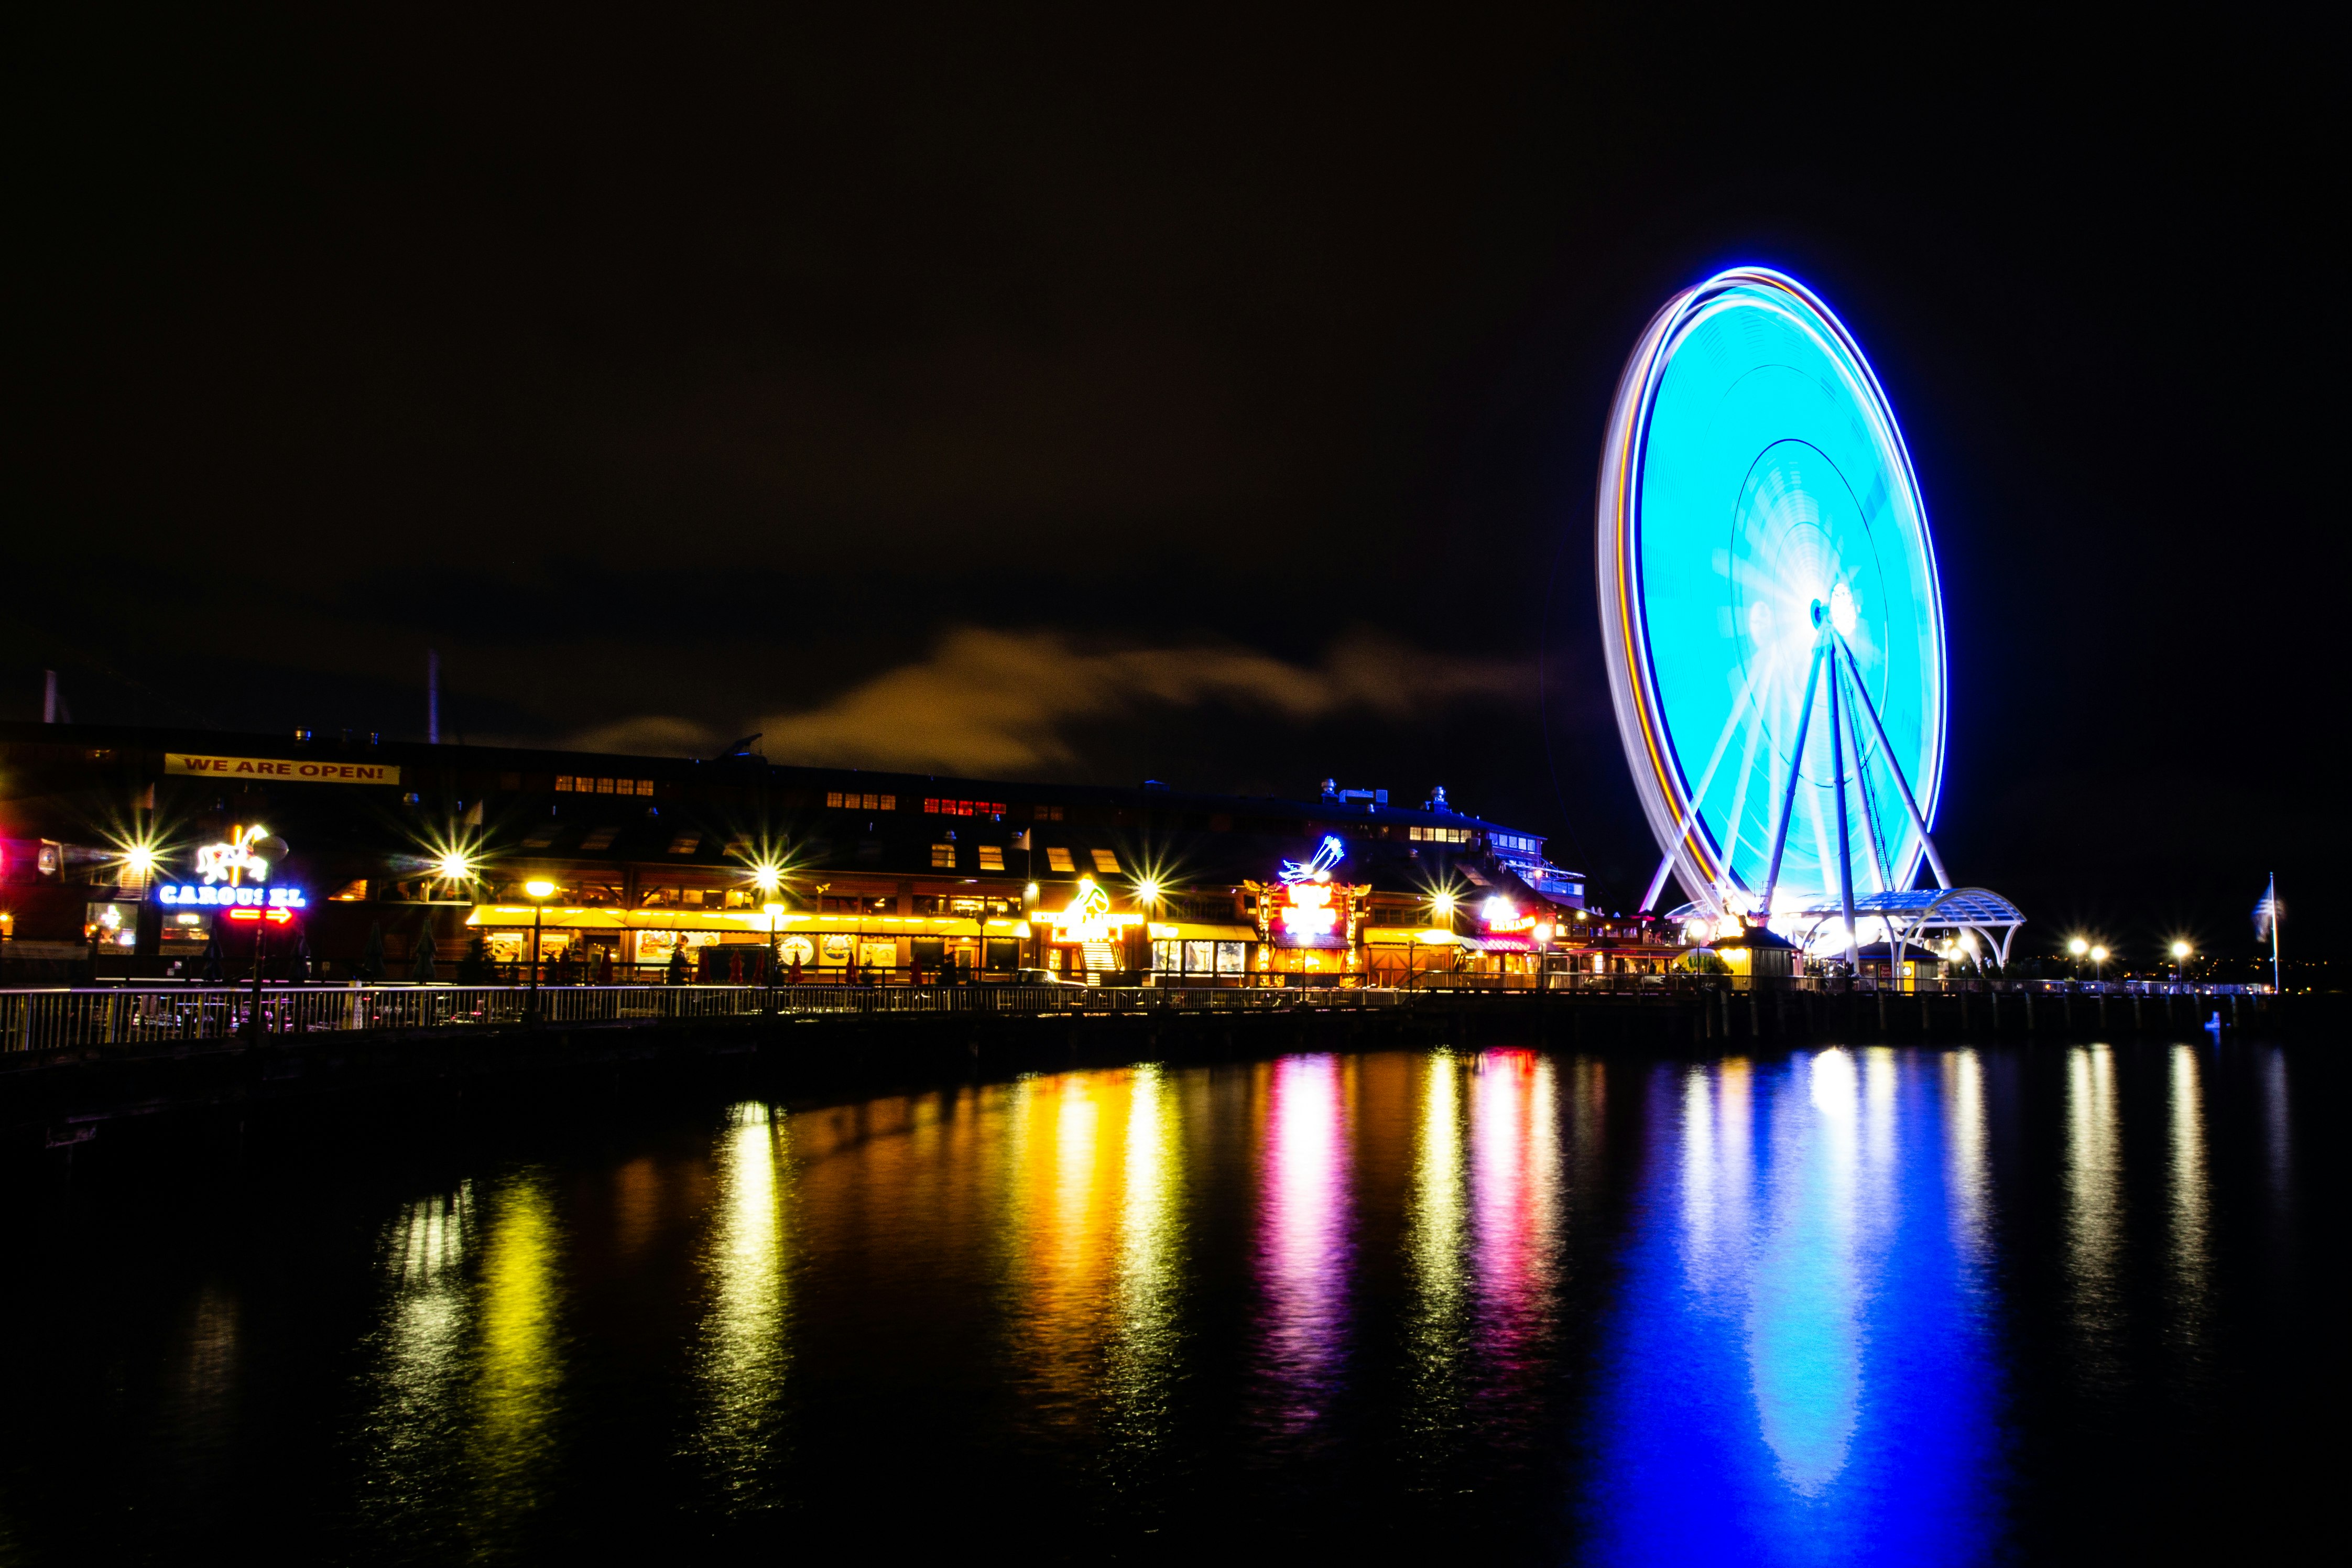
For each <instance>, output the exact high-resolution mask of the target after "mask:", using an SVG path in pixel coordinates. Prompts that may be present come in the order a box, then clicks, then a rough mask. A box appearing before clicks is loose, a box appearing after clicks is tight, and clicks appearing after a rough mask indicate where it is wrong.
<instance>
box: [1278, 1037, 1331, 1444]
mask: <svg viewBox="0 0 2352 1568" xmlns="http://www.w3.org/2000/svg"><path fill="white" fill-rule="evenodd" d="M1343 1092H1344V1085H1343V1082H1342V1079H1341V1077H1340V1072H1339V1063H1338V1061H1337V1060H1336V1059H1335V1058H1331V1057H1328V1056H1315V1057H1285V1058H1282V1059H1281V1060H1280V1061H1278V1062H1276V1064H1275V1066H1274V1076H1273V1082H1272V1085H1271V1089H1270V1094H1269V1106H1268V1110H1269V1116H1268V1121H1267V1141H1266V1146H1265V1163H1264V1165H1263V1167H1262V1169H1263V1170H1264V1173H1265V1176H1264V1180H1265V1192H1264V1198H1263V1203H1264V1209H1263V1216H1262V1221H1261V1226H1260V1231H1259V1235H1260V1238H1261V1239H1260V1243H1259V1263H1258V1267H1259V1276H1260V1279H1261V1280H1262V1281H1263V1286H1264V1289H1265V1318H1264V1323H1265V1346H1264V1350H1263V1352H1262V1354H1263V1356H1264V1359H1265V1373H1266V1380H1267V1382H1268V1384H1270V1392H1271V1395H1272V1397H1271V1398H1270V1400H1269V1402H1268V1403H1267V1405H1266V1406H1265V1409H1264V1411H1263V1414H1264V1415H1265V1418H1266V1419H1267V1420H1268V1421H1269V1422H1270V1423H1271V1424H1272V1425H1273V1426H1276V1427H1277V1428H1278V1429H1281V1430H1283V1431H1286V1432H1297V1431H1299V1430H1302V1429H1303V1428H1305V1427H1306V1426H1307V1425H1308V1424H1310V1423H1311V1422H1313V1421H1314V1419H1315V1418H1316V1416H1317V1415H1319V1414H1321V1412H1322V1411H1323V1409H1324V1408H1325V1407H1326V1405H1328V1402H1329V1398H1330V1395H1331V1394H1332V1393H1333V1392H1334V1390H1335V1388H1336V1386H1337V1384H1338V1381H1339V1379H1338V1375H1337V1374H1338V1366H1339V1354H1340V1350H1341V1340H1342V1337H1343V1334H1344V1331H1345V1329H1346V1318H1347V1286H1348V1264H1349V1250H1350V1247H1349V1234H1348V1233H1349V1194H1348V1186H1347V1180H1346V1177H1347V1161H1348V1149H1347V1143H1346V1129H1345V1111H1344V1108H1343V1106H1342V1103H1341V1100H1342V1095H1343Z"/></svg>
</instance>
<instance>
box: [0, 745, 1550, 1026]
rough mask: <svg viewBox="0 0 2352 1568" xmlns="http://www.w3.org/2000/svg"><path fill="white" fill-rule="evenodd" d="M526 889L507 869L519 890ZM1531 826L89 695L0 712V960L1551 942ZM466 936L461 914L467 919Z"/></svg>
mask: <svg viewBox="0 0 2352 1568" xmlns="http://www.w3.org/2000/svg"><path fill="white" fill-rule="evenodd" d="M534 889H537V891H534ZM1583 903H1584V884H1583V878H1582V876H1581V875H1580V873H1577V872H1574V871H1569V870H1563V869H1561V868H1559V867H1557V866H1554V865H1553V864H1552V863H1551V862H1550V861H1549V859H1548V858H1546V855H1545V847H1544V841H1543V838H1542V837H1541V836H1540V835H1538V834H1534V833H1530V832H1528V831H1525V830H1522V829H1519V828H1516V827H1513V826H1507V825H1505V824H1501V823H1497V822H1494V821H1491V820H1489V819H1487V818H1485V817H1482V816H1475V815H1473V814H1469V813H1465V812H1463V811H1460V810H1458V809H1456V808H1455V807H1454V805H1451V804H1450V803H1449V802H1447V801H1446V799H1445V797H1444V791H1443V790H1438V791H1436V792H1434V793H1433V795H1431V797H1430V798H1429V799H1428V800H1426V801H1424V802H1423V803H1422V804H1420V805H1401V804H1395V803H1392V802H1391V800H1390V799H1389V797H1388V794H1387V792H1386V791H1384V790H1352V789H1348V790H1343V789H1340V788H1339V787H1338V786H1337V785H1336V784H1334V783H1330V782H1327V783H1326V784H1324V785H1323V787H1322V788H1321V789H1320V790H1318V791H1317V792H1316V793H1315V794H1314V795H1311V796H1310V797H1307V798H1300V799H1285V798H1276V797H1268V796H1250V795H1209V794H1200V793H1193V792H1187V791H1181V790H1175V789H1171V788H1169V787H1167V786H1165V785H1163V784H1157V783H1145V784H1141V785H1139V786H1138V787H1135V788H1112V787H1103V786H1093V785H1078V784H1019V783H1012V782H992V781H986V780H974V779H956V778H946V777H939V776H933V775H924V774H914V773H874V772H866V771H860V770H856V769H848V768H818V767H802V766H787V765H780V764H774V763H770V762H768V761H767V760H766V759H765V758H763V757H761V756H759V755H756V754H754V753H752V752H750V751H748V750H745V751H740V752H736V753H734V754H731V755H727V756H720V757H715V758H707V759H701V760H690V759H684V758H649V757H635V756H625V755H615V754H604V753H591V752H572V751H558V750H541V749H524V748H512V747H495V746H460V745H431V744H424V743H415V742H386V741H382V740H380V739H378V738H376V737H373V736H366V735H352V734H341V735H325V734H320V733H316V732H313V731H297V732H296V733H295V734H293V735H292V736H290V737H285V738H277V737H261V736H255V735H240V734H227V733H220V732H207V731H183V730H161V729H135V728H125V727H108V726H96V725H48V724H28V723H16V724H0V934H5V937H6V948H7V952H8V957H9V960H10V963H11V965H12V968H13V970H14V972H15V973H16V974H17V975H18V976H19V977H20V978H37V977H40V976H42V975H44V974H48V975H50V976H52V977H56V978H67V977H69V976H71V975H75V974H86V973H93V972H94V973H97V974H98V975H100V976H120V977H126V978H128V977H132V976H140V977H152V976H163V975H169V974H180V975H184V976H187V975H194V974H197V973H201V972H202V971H203V970H204V969H205V967H206V966H208V965H215V964H218V965H225V966H226V969H227V970H228V971H230V972H232V973H234V972H238V971H240V970H244V971H249V967H250V964H251V962H252V955H253V952H254V949H255V944H256V943H257V942H259V943H260V944H261V945H262V947H263V950H264V951H265V952H267V953H269V954H274V955H279V956H278V958H277V959H274V960H273V961H272V962H273V964H275V963H283V962H288V961H290V960H291V959H292V958H293V956H294V954H295V953H296V952H299V953H300V954H301V955H302V958H303V961H304V962H305V963H307V965H308V966H309V969H310V973H311V974H313V975H314V976H317V977H320V978H335V979H341V978H345V977H350V976H355V975H361V974H365V973H372V972H373V971H375V970H377V969H379V968H380V969H382V970H383V971H384V972H386V973H388V974H389V975H390V976H391V977H394V978H409V977H411V976H412V975H413V974H414V973H416V972H417V966H418V965H419V963H420V959H421V957H422V955H423V954H425V953H427V952H429V953H430V954H431V959H430V962H431V964H432V968H433V973H435V974H436V976H437V977H438V978H441V979H444V980H446V979H450V978H452V977H454V976H455V975H456V974H457V972H458V965H459V964H460V963H461V961H464V960H466V959H467V956H468V955H469V954H475V953H478V958H477V959H476V960H475V962H476V963H481V962H487V963H488V964H490V965H492V966H493V967H494V969H495V970H496V972H498V973H503V974H509V975H511V974H514V973H518V972H520V970H521V968H522V967H523V966H525V965H527V964H528V963H530V958H531V952H532V949H533V946H534V944H535V945H536V949H537V953H538V958H539V961H540V962H541V963H542V964H544V965H546V966H547V967H546V969H545V972H544V973H546V974H547V976H548V977H549V978H551V979H556V978H563V979H575V980H593V979H602V978H604V977H607V976H609V977H613V978H616V979H618V978H656V977H671V978H676V977H677V976H678V975H680V974H681V973H683V974H686V975H689V976H692V977H694V978H698V979H712V980H720V981H750V980H756V979H758V978H760V977H761V976H763V975H764V974H765V973H766V967H765V965H766V963H767V961H768V954H769V952H771V951H773V952H775V953H776V962H777V964H778V966H779V969H780V970H781V971H783V972H786V973H790V972H793V971H797V973H799V974H800V975H801V977H802V978H803V979H818V978H823V979H826V980H847V979H852V978H855V979H857V980H859V981H862V982H877V981H878V982H883V983H888V982H897V981H903V980H906V979H910V978H912V977H914V976H916V975H922V976H924V977H926V978H937V977H940V976H941V975H943V974H944V975H948V976H952V977H971V978H975V979H982V978H991V977H995V978H1003V977H1009V976H1011V975H1013V974H1014V973H1018V972H1020V971H1022V970H1043V971H1046V972H1049V973H1055V974H1058V975H1060V976H1062V977H1064V978H1068V979H1079V980H1089V981H1096V982H1100V981H1104V980H1124V981H1129V982H1139V983H1146V984H1202V985H1242V984H1349V985H1352V984H1414V983H1419V982H1420V981H1421V980H1422V978H1423V976H1427V975H1431V974H1435V973H1455V972H1459V971H1465V970H1466V971H1470V972H1474V973H1488V974H1496V973H1500V974H1514V973H1524V974H1530V975H1531V974H1533V973H1535V972H1536V971H1537V970H1538V969H1539V968H1541V967H1543V966H1545V965H1546V964H1548V963H1549V965H1550V966H1552V967H1555V968H1558V967H1561V966H1562V965H1564V964H1569V963H1577V962H1578V959H1579V955H1580V953H1581V952H1585V951H1588V950H1586V949H1584V948H1583V947H1581V946H1580V942H1578V941H1577V940H1574V938H1573V936H1572V933H1578V932H1580V931H1582V930H1583V929H1584V925H1585V922H1581V921H1579V920H1578V918H1577V917H1578V916H1579V915H1580V913H1581V910H1582V906H1583ZM477 942H478V946H477Z"/></svg>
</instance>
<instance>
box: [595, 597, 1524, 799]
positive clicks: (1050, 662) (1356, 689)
mask: <svg viewBox="0 0 2352 1568" xmlns="http://www.w3.org/2000/svg"><path fill="white" fill-rule="evenodd" d="M1530 679H1531V672H1530V671H1528V670H1527V669H1526V668H1522V667H1520V666H1517V665H1515V664H1512V663H1508V662H1506V661H1503V660H1496V659H1483V660H1482V659H1466V658H1448V657H1445V656H1443V655H1435V654H1431V653H1428V652H1425V651H1421V650H1416V649H1413V648H1410V647H1405V646H1403V645H1402V644H1399V643H1396V642H1392V641H1391V640H1389V639H1386V638H1383V637H1377V636H1374V635H1371V634H1368V633H1359V634H1357V635H1354V636H1351V637H1347V638H1344V639H1342V640H1341V641H1340V642H1339V643H1338V644H1336V645H1334V646H1333V647H1332V648H1331V649H1330V650H1329V652H1328V654H1327V655H1326V656H1325V658H1323V659H1322V660H1321V661H1320V662H1319V663H1318V664H1315V665H1311V666H1310V665H1299V664H1291V663H1287V662H1285V661H1284V660H1282V659H1279V658H1272V657H1270V656H1269V655H1266V654H1264V653H1260V652H1255V651H1254V650H1251V649H1247V648H1240V647H1228V646H1205V645H1204V646H1197V647H1081V646H1076V645H1074V644H1073V642H1072V640H1071V639H1070V638H1069V637H1066V636H1064V635H1062V634H1060V633H1057V632H1053V631H1029V632H1005V631H992V630H986V629H982V628H979V627H969V626H968V627H960V628H958V629H956V630H953V631H951V632H950V633H948V634H947V636H945V637H942V638H941V639H940V643H939V645H938V647H935V648H934V649H932V650H931V651H930V653H929V655H928V656H926V657H925V658H922V659H920V660H919V661H918V662H916V663H912V664H908V665H903V666H901V667H899V668H896V669H890V670H886V671H884V672H883V673H881V674H879V675H877V676H874V677H873V678H871V679H867V680H866V681H863V682H861V683H860V684H858V685H856V686H854V687H852V688H851V689H849V690H847V691H845V692H843V693H842V694H841V695H839V696H838V697H835V699H833V700H831V701H829V702H827V703H825V704H824V705H823V706H822V707H818V708H814V709H804V710H798V711H792V712H784V713H779V714H774V715H772V716H770V717H768V718H766V719H763V720H760V721H756V722H755V723H754V724H753V725H752V728H754V729H757V730H759V731H761V732H762V733H763V735H764V749H765V751H766V752H767V754H768V756H769V757H770V758H772V759H773V760H775V761H778V762H789V763H836V764H840V765H844V766H853V767H856V766H863V767H873V768H896V769H906V770H910V771H917V772H939V773H964V774H972V775H978V776H982V777H997V778H1018V777H1028V776H1035V775H1037V774H1039V773H1044V772H1046V771H1049V770H1055V769H1058V770H1060V771H1061V772H1062V773H1063V774H1064V775H1065V776H1066V775H1067V774H1068V773H1071V772H1072V771H1073V770H1076V771H1078V772H1081V773H1083V772H1084V771H1085V770H1086V766H1087V764H1086V761H1085V759H1084V758H1083V757H1082V755H1081V753H1080V747H1079V744H1078V743H1077V742H1076V741H1075V740H1074V739H1073V733H1072V732H1073V731H1074V729H1075V728H1076V727H1078V726H1081V725H1094V726H1100V725H1102V724H1105V723H1118V722H1122V721H1124V722H1142V721H1149V720H1150V717H1151V715H1152V713H1153V711H1154V710H1159V709H1165V708H1198V707H1202V706H1222V707H1227V708H1239V709H1245V710H1256V711H1258V712H1260V713H1264V714H1268V715H1271V716H1273V717H1275V718H1276V719H1279V720H1281V721H1286V722H1288V723H1290V724H1292V725H1305V724H1308V723H1311V722H1313V721H1318V720H1327V719H1330V718H1332V717H1334V716H1339V715H1345V714H1349V713H1360V714H1364V715H1368V716H1370V717H1374V718H1385V719H1388V720H1391V721H1394V720H1400V719H1405V718H1408V717H1410V718H1413V719H1416V720H1419V721H1424V722H1425V721H1428V720H1429V719H1430V718H1431V717H1433V716H1434V715H1436V714H1438V713H1440V712H1442V711H1443V710H1446V709H1449V708H1452V707H1454V706H1457V705H1459V704H1462V703H1465V702H1470V703H1483V704H1485V705H1487V706H1490V707H1491V706H1494V705H1496V704H1497V703H1498V702H1511V703H1513V704H1514V705H1515V706H1519V707H1524V706H1525V700H1526V698H1527V697H1528V688H1529V685H1530ZM722 739H724V737H720V736H719V735H718V734H717V733H716V732H715V731H710V730H709V729H707V728H705V727H704V726H701V725H698V724H696V723H694V722H693V721H688V720H682V719H677V718H667V717H644V718H637V719H631V720H627V721H622V722H620V723H616V724H611V725H605V726H601V727H599V728H597V729H594V730H592V731H588V732H586V733H584V734H583V735H581V736H579V737H577V738H575V740H574V742H573V743H574V744H576V745H580V746H583V747H586V748H592V749H614V750H647V751H656V752H664V751H677V750H686V751H697V750H700V749H702V748H704V747H706V746H708V745H709V744H710V743H711V742H715V741H719V740H722Z"/></svg>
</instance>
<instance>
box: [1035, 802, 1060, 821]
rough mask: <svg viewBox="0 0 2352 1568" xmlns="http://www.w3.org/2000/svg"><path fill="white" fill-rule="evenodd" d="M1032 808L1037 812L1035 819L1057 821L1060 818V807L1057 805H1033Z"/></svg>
mask: <svg viewBox="0 0 2352 1568" xmlns="http://www.w3.org/2000/svg"><path fill="white" fill-rule="evenodd" d="M1034 810H1035V811H1036V814H1037V820H1038V821H1040V822H1059V821H1061V820H1062V808H1061V807H1060V806H1058V805H1041V806H1037V807H1035V808H1034Z"/></svg>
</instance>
